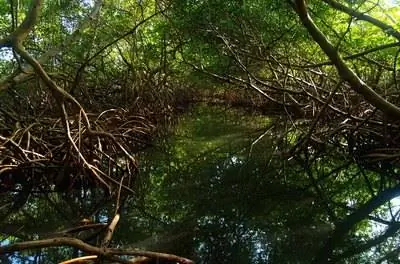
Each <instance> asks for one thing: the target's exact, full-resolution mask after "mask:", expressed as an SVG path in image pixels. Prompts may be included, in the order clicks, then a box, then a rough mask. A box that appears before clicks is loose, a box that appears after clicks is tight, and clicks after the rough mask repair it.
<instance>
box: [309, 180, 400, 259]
mask: <svg viewBox="0 0 400 264" xmlns="http://www.w3.org/2000/svg"><path fill="white" fill-rule="evenodd" d="M398 196H400V185H399V186H396V187H393V188H390V189H387V190H385V191H383V192H381V193H379V194H378V195H377V196H375V197H373V198H372V199H370V200H369V201H368V202H367V203H365V204H364V205H362V206H361V207H360V208H358V209H357V210H355V211H354V212H353V213H352V214H350V215H348V216H347V217H346V218H345V219H344V220H342V221H341V222H339V223H338V224H337V225H336V228H335V230H334V232H333V234H332V235H331V236H330V237H329V239H328V240H327V241H326V243H325V245H324V246H323V247H322V248H321V249H320V251H319V253H318V255H317V256H316V258H315V260H314V263H327V262H329V261H331V260H332V254H333V250H334V248H335V246H336V245H337V243H339V242H340V241H341V240H342V238H343V237H344V236H345V235H346V234H347V233H348V232H349V231H350V230H351V229H352V228H353V227H354V226H355V225H356V224H357V223H358V222H360V221H362V220H363V219H365V217H367V216H368V215H369V214H370V213H372V212H373V211H374V210H376V209H378V208H379V207H380V206H382V205H383V204H385V203H386V202H388V201H390V200H391V199H393V198H396V197H398Z"/></svg>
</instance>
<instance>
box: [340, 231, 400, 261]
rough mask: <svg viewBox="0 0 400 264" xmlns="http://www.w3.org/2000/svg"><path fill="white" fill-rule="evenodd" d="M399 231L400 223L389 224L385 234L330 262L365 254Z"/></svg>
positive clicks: (349, 250)
mask: <svg viewBox="0 0 400 264" xmlns="http://www.w3.org/2000/svg"><path fill="white" fill-rule="evenodd" d="M399 229H400V223H391V224H390V225H389V227H388V228H387V230H386V231H385V233H383V234H382V235H380V236H378V237H375V238H373V239H371V240H368V241H366V242H364V243H362V244H361V245H358V246H357V247H355V248H351V249H348V250H347V251H345V252H343V253H342V254H340V255H338V256H335V257H334V258H333V260H332V262H336V261H339V260H341V259H346V258H349V257H351V256H354V255H357V254H360V253H362V252H365V251H367V250H369V249H370V248H372V247H376V246H378V245H379V244H381V243H383V242H385V241H386V240H387V239H388V238H390V237H393V236H394V235H396V234H397V231H398V230H399Z"/></svg>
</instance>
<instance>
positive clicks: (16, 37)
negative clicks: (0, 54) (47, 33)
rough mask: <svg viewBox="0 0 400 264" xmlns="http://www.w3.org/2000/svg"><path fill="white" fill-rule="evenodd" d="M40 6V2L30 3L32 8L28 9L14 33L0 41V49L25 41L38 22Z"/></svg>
mask: <svg viewBox="0 0 400 264" xmlns="http://www.w3.org/2000/svg"><path fill="white" fill-rule="evenodd" d="M42 4H43V2H42V0H34V1H32V7H31V8H30V9H29V12H28V14H27V15H26V17H25V19H24V21H22V23H21V25H19V27H18V28H17V29H16V30H15V31H14V32H12V33H11V34H10V35H8V36H7V37H6V38H4V39H1V40H0V48H2V47H12V46H16V45H18V44H19V43H22V42H23V41H24V40H25V39H26V37H27V36H28V34H29V32H31V30H32V29H33V27H34V26H35V24H36V22H37V20H38V17H39V15H40V10H41V7H42Z"/></svg>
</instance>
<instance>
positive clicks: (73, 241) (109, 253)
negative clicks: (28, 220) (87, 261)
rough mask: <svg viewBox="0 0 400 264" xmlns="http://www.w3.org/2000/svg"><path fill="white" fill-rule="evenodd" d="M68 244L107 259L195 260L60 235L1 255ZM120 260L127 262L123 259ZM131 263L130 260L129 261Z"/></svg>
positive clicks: (7, 249)
mask: <svg viewBox="0 0 400 264" xmlns="http://www.w3.org/2000/svg"><path fill="white" fill-rule="evenodd" d="M61 246H68V247H74V248H77V249H80V250H82V251H83V252H85V253H87V254H90V255H97V256H102V257H104V258H106V259H115V257H114V256H143V257H148V258H151V259H165V260H169V261H174V262H178V263H182V264H192V263H193V261H191V260H189V259H187V258H183V257H179V256H176V255H173V254H166V253H158V252H153V251H147V250H122V249H116V248H99V247H95V246H92V245H90V244H87V243H85V242H83V241H82V240H80V239H77V238H68V237H58V238H53V239H44V240H36V241H28V242H20V243H15V244H12V245H7V246H2V247H0V255H2V254H7V253H13V252H17V251H22V250H28V249H38V248H47V247H61ZM118 261H119V262H122V263H126V262H125V261H123V260H122V259H118ZM128 263H129V262H128Z"/></svg>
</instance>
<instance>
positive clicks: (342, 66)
mask: <svg viewBox="0 0 400 264" xmlns="http://www.w3.org/2000/svg"><path fill="white" fill-rule="evenodd" d="M294 9H295V11H296V12H297V14H298V15H299V18H300V20H301V22H302V23H303V25H304V27H305V28H306V29H307V31H308V32H309V33H310V35H311V36H312V38H313V39H314V41H315V42H317V43H318V45H319V46H320V47H321V49H322V50H323V51H324V52H325V54H326V55H327V56H328V57H329V59H330V60H331V61H332V63H333V64H334V65H335V67H336V69H337V71H338V72H339V75H340V77H341V78H342V79H343V80H345V81H347V82H348V83H349V84H350V86H351V88H352V89H353V90H354V91H355V92H357V93H359V94H360V95H362V96H363V97H364V98H365V100H366V101H367V102H368V103H370V104H371V105H373V106H375V107H376V108H378V109H379V110H381V111H382V112H383V113H385V114H386V115H388V116H390V117H392V118H400V108H399V107H397V106H396V105H394V104H392V103H390V102H389V101H387V100H385V99H384V98H383V97H382V96H381V95H379V94H378V93H377V92H375V91H374V90H373V89H372V88H371V87H369V86H368V85H367V84H366V83H364V82H363V81H362V80H361V79H360V78H359V77H358V76H357V75H356V74H355V73H354V72H353V71H352V70H351V69H350V68H349V67H348V66H347V65H346V63H345V62H344V60H343V59H342V57H341V56H340V54H339V52H338V51H337V50H336V49H335V47H334V46H333V45H332V43H330V42H329V40H328V39H327V38H326V36H325V35H324V34H323V33H322V32H321V31H320V30H319V28H318V27H317V25H315V23H314V21H313V20H312V19H311V17H310V16H309V14H308V10H307V6H306V3H305V1H304V0H295V3H294Z"/></svg>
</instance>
